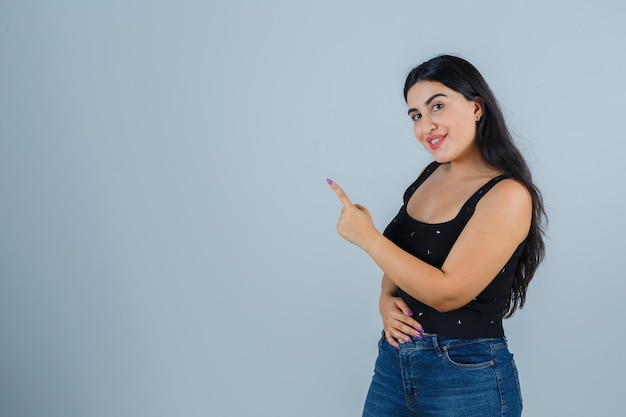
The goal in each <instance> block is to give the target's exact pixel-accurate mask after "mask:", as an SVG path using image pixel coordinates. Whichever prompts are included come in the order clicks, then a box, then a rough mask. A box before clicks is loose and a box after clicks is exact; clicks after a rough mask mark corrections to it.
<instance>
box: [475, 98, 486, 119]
mask: <svg viewBox="0 0 626 417" xmlns="http://www.w3.org/2000/svg"><path fill="white" fill-rule="evenodd" d="M484 106H485V102H484V101H483V99H482V97H476V98H475V99H474V116H475V117H476V122H480V119H481V118H482V117H483V113H484V112H483V109H484Z"/></svg>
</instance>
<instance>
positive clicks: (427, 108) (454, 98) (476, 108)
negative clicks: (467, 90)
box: [407, 81, 482, 163]
mask: <svg viewBox="0 0 626 417" xmlns="http://www.w3.org/2000/svg"><path fill="white" fill-rule="evenodd" d="M407 104H408V106H409V116H410V117H411V119H412V120H413V132H414V133H415V137H416V138H417V140H419V141H420V143H421V144H422V145H423V146H424V147H425V148H426V150H428V151H429V152H430V153H431V154H432V155H433V158H434V159H435V160H436V161H437V162H440V163H445V162H451V161H454V160H457V159H459V158H463V157H466V156H470V157H471V156H474V155H476V154H477V153H479V151H478V147H477V145H476V140H475V139H476V122H477V121H478V120H480V117H481V116H482V106H481V105H480V103H479V102H478V101H469V100H467V99H465V97H463V95H462V94H460V93H458V92H456V91H454V90H452V89H450V88H448V87H446V86H445V85H443V84H441V83H438V82H433V81H418V82H417V83H416V84H415V85H413V86H412V87H411V88H410V89H409V91H408V93H407Z"/></svg>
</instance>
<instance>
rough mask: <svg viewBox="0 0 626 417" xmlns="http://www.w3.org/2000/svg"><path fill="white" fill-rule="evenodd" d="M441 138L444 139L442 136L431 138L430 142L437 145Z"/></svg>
mask: <svg viewBox="0 0 626 417" xmlns="http://www.w3.org/2000/svg"><path fill="white" fill-rule="evenodd" d="M441 139H443V138H441V137H439V138H435V139H433V140H431V141H430V144H431V145H435V144H437V143H439V142H441Z"/></svg>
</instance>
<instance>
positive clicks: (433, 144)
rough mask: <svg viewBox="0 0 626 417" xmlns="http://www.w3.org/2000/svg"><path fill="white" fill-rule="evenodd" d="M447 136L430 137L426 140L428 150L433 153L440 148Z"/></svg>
mask: <svg viewBox="0 0 626 417" xmlns="http://www.w3.org/2000/svg"><path fill="white" fill-rule="evenodd" d="M446 136H447V135H431V136H429V137H427V138H426V142H428V144H429V145H430V149H431V150H433V151H435V150H437V149H439V148H440V147H441V145H442V144H443V141H444V140H446Z"/></svg>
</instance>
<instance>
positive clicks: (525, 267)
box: [404, 55, 547, 317]
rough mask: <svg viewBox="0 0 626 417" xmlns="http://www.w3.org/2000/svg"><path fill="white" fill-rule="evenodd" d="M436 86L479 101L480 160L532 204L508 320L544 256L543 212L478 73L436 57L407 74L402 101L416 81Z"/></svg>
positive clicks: (455, 59)
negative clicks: (516, 186) (516, 185)
mask: <svg viewBox="0 0 626 417" xmlns="http://www.w3.org/2000/svg"><path fill="white" fill-rule="evenodd" d="M422 80H424V81H434V82H439V83H441V84H443V85H445V86H446V87H448V88H450V89H452V90H454V91H456V92H458V93H460V94H462V95H463V96H464V97H465V99H466V100H470V101H477V100H478V101H479V102H480V104H481V105H482V109H483V116H482V117H481V119H480V121H479V122H478V125H477V127H476V141H477V143H478V147H479V149H480V154H481V156H482V158H483V160H484V161H485V162H486V163H487V164H489V165H490V166H492V167H493V168H495V169H496V170H498V171H500V172H502V173H503V174H505V175H508V176H509V177H511V178H513V179H515V180H517V181H519V182H520V183H522V184H523V185H524V186H526V188H527V189H528V192H529V193H530V196H531V198H532V203H533V215H532V220H531V224H530V231H529V233H528V236H527V237H526V241H525V245H524V248H523V250H522V254H521V257H520V261H519V264H518V266H517V271H516V272H515V280H514V282H513V286H512V288H511V294H510V296H509V300H508V304H507V309H506V311H505V315H504V317H511V316H512V315H513V313H515V311H516V310H517V309H518V308H522V307H523V306H524V303H525V302H526V290H527V289H528V284H529V283H530V280H531V279H532V278H533V275H534V274H535V271H536V270H537V267H538V266H539V264H540V263H541V261H542V260H543V258H544V256H545V244H544V242H543V234H544V233H545V223H546V221H547V219H546V212H545V209H544V207H543V198H542V197H541V193H540V192H539V190H538V189H537V187H536V186H535V184H534V183H533V180H532V175H531V173H530V169H529V168H528V165H527V164H526V161H525V160H524V157H523V156H522V154H521V152H520V151H519V149H518V148H517V146H515V143H514V142H513V138H512V137H511V134H510V133H509V129H508V128H507V126H506V123H505V121H504V115H503V114H502V110H501V109H500V106H499V104H498V101H497V100H496V98H495V96H494V95H493V93H492V91H491V89H490V88H489V85H487V82H486V81H485V79H484V78H483V77H482V75H481V74H480V73H479V72H478V70H477V69H476V68H475V67H474V66H473V65H472V64H470V63H469V62H467V61H466V60H464V59H462V58H459V57H456V56H451V55H440V56H437V57H435V58H433V59H431V60H429V61H426V62H424V63H423V64H421V65H419V66H418V67H416V68H414V69H413V70H411V72H410V73H409V75H408V76H407V79H406V82H405V84H404V100H405V101H406V98H407V93H408V91H409V89H410V88H411V87H412V86H413V85H415V84H416V83H417V82H418V81H422Z"/></svg>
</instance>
